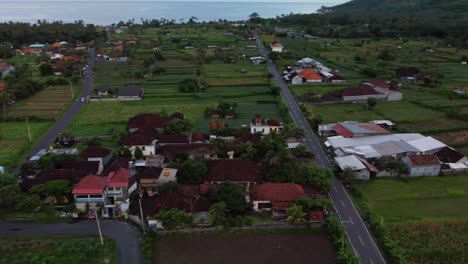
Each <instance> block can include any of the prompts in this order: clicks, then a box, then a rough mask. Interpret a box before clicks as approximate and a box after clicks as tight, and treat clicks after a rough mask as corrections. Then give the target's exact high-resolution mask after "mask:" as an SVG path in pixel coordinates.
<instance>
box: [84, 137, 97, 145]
mask: <svg viewBox="0 0 468 264" xmlns="http://www.w3.org/2000/svg"><path fill="white" fill-rule="evenodd" d="M86 145H87V146H94V147H99V146H101V139H99V138H98V137H93V138H91V139H90V140H88V141H86Z"/></svg>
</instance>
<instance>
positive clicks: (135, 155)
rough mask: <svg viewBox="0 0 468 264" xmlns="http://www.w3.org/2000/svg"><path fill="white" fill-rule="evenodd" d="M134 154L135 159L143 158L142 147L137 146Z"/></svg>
mask: <svg viewBox="0 0 468 264" xmlns="http://www.w3.org/2000/svg"><path fill="white" fill-rule="evenodd" d="M133 156H134V157H135V159H137V160H141V159H143V151H142V150H141V148H140V147H136V148H135V152H134V153H133Z"/></svg>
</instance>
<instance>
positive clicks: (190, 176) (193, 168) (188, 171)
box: [177, 159, 208, 184]
mask: <svg viewBox="0 0 468 264" xmlns="http://www.w3.org/2000/svg"><path fill="white" fill-rule="evenodd" d="M180 169H181V177H177V181H178V182H179V183H181V184H199V183H200V182H201V181H202V180H203V178H204V177H205V176H206V174H207V173H208V169H207V168H206V166H205V164H204V163H202V162H201V161H198V160H194V159H187V160H186V161H184V162H183V163H182V165H181V166H180Z"/></svg>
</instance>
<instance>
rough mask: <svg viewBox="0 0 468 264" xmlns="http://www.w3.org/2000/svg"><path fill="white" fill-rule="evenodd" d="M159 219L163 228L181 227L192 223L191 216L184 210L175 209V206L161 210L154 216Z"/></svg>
mask: <svg viewBox="0 0 468 264" xmlns="http://www.w3.org/2000/svg"><path fill="white" fill-rule="evenodd" d="M154 218H155V219H156V220H158V221H160V222H161V224H162V226H163V227H164V228H165V229H169V230H171V229H176V228H182V227H185V226H188V225H190V224H192V216H191V215H190V214H188V213H186V212H183V211H180V210H177V209H175V208H172V209H169V210H164V209H163V210H161V211H159V213H158V214H157V215H156V216H155V217H154Z"/></svg>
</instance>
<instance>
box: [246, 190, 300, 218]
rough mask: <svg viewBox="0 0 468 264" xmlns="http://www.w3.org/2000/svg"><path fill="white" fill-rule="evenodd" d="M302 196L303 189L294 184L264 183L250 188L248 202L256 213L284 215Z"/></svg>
mask: <svg viewBox="0 0 468 264" xmlns="http://www.w3.org/2000/svg"><path fill="white" fill-rule="evenodd" d="M302 196H305V193H304V189H303V188H302V186H301V185H299V184H294V183H264V184H258V185H253V186H252V187H251V188H250V200H251V201H252V205H253V210H254V211H256V212H259V211H272V212H273V213H277V214H284V213H285V212H286V210H287V209H288V208H289V207H291V206H292V205H293V204H294V202H295V201H296V200H297V199H299V198H301V197H302Z"/></svg>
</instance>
